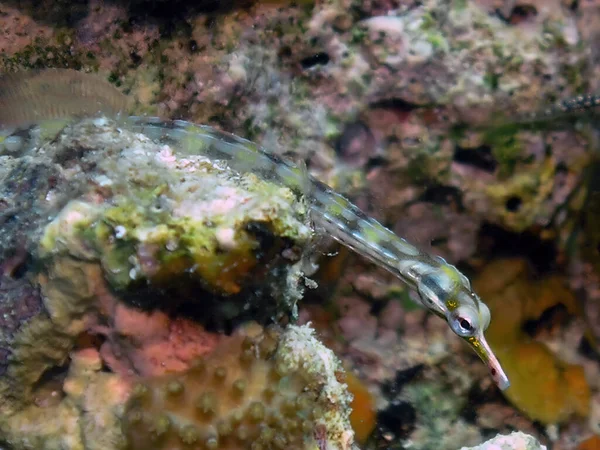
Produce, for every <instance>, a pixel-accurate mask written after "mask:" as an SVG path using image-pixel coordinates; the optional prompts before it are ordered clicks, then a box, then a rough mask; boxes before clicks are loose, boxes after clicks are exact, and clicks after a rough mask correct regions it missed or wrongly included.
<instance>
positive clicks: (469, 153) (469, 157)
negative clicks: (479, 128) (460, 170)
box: [453, 145, 498, 173]
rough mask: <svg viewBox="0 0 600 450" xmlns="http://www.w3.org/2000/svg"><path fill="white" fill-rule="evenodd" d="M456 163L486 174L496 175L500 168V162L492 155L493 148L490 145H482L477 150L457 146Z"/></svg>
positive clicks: (455, 150) (455, 152) (455, 151)
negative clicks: (497, 168)
mask: <svg viewBox="0 0 600 450" xmlns="http://www.w3.org/2000/svg"><path fill="white" fill-rule="evenodd" d="M453 159H454V162H457V163H459V164H464V165H468V166H472V167H474V168H476V169H480V170H483V171H484V172H488V173H494V171H495V170H496V167H498V161H496V158H494V155H493V154H492V148H491V147H490V146H489V145H482V146H480V147H477V148H464V147H460V146H458V145H457V146H456V148H455V149H454V158H453Z"/></svg>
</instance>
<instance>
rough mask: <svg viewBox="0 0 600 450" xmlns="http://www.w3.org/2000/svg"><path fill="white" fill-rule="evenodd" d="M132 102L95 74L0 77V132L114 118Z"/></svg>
mask: <svg viewBox="0 0 600 450" xmlns="http://www.w3.org/2000/svg"><path fill="white" fill-rule="evenodd" d="M132 104H133V101H132V99H131V97H128V96H126V95H125V94H123V93H122V92H121V91H119V90H118V89H117V88H116V87H114V86H113V85H112V84H110V83H109V82H108V81H107V80H105V79H104V78H102V77H100V76H99V75H96V74H91V73H84V72H78V71H76V70H73V69H45V70H35V71H23V72H15V73H9V74H3V75H0V130H2V129H10V128H15V127H25V126H28V125H32V124H35V123H38V122H40V121H45V120H54V119H64V118H71V117H73V118H77V117H88V116H91V115H95V114H98V113H103V114H106V115H108V116H114V115H117V114H119V113H123V114H126V113H129V112H131V111H130V110H131V108H132Z"/></svg>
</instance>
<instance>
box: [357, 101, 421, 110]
mask: <svg viewBox="0 0 600 450" xmlns="http://www.w3.org/2000/svg"><path fill="white" fill-rule="evenodd" d="M368 108H369V109H378V108H381V109H392V110H395V111H399V112H411V111H414V110H415V109H417V108H421V105H417V104H416V103H411V102H409V101H406V100H404V99H402V98H386V99H383V100H378V101H376V102H373V103H370V104H369V105H368Z"/></svg>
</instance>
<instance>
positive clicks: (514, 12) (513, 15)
mask: <svg viewBox="0 0 600 450" xmlns="http://www.w3.org/2000/svg"><path fill="white" fill-rule="evenodd" d="M496 14H497V15H498V17H500V18H501V19H502V20H503V21H505V22H506V23H507V24H509V25H520V24H522V23H525V22H530V21H532V20H533V19H534V18H535V17H536V16H537V14H538V11H537V8H536V7H535V6H534V5H530V4H527V3H520V4H517V5H515V6H514V7H513V8H512V9H511V10H510V13H509V14H508V15H505V14H503V13H502V11H500V10H497V11H496Z"/></svg>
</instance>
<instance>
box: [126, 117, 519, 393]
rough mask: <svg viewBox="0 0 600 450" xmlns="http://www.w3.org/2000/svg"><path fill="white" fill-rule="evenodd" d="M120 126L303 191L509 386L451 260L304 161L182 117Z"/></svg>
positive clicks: (321, 217)
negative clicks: (420, 244)
mask: <svg viewBox="0 0 600 450" xmlns="http://www.w3.org/2000/svg"><path fill="white" fill-rule="evenodd" d="M120 125H121V126H123V127H124V128H127V129H133V130H134V131H137V132H140V133H142V134H144V135H146V136H147V137H149V138H151V139H153V140H155V141H157V142H161V143H165V144H169V145H171V146H172V147H174V148H176V149H177V151H179V152H182V153H183V154H202V155H205V156H207V157H209V158H211V159H215V160H221V161H225V162H226V163H227V164H228V165H229V167H230V168H232V169H233V170H236V171H240V172H248V171H249V172H252V173H254V174H256V175H257V176H259V177H263V178H265V179H268V180H269V181H272V182H277V183H281V184H283V185H285V186H287V187H289V188H291V189H294V190H296V191H298V192H300V193H301V194H303V195H306V196H307V197H308V204H309V208H310V211H311V216H312V219H313V222H314V223H315V224H316V225H317V226H318V227H319V228H321V229H322V230H324V231H325V232H326V233H327V234H329V235H330V236H331V237H333V238H334V239H336V240H337V241H339V242H340V243H341V244H343V245H345V246H347V247H349V248H350V249H352V250H354V251H355V252H357V253H359V254H360V255H362V256H364V257H366V258H368V259H369V260H371V261H373V262H374V263H376V264H378V265H379V266H381V267H383V268H385V269H386V270H388V271H390V272H391V273H393V274H394V275H396V276H397V277H399V278H400V279H402V280H403V281H404V282H405V283H406V284H408V285H409V286H410V287H411V288H413V289H414V290H415V291H416V292H417V293H418V297H419V299H420V301H421V303H422V304H423V306H424V307H425V308H427V309H428V310H429V311H431V312H433V313H434V314H436V315H438V316H440V317H442V318H443V319H445V320H446V321H447V323H448V324H449V325H450V328H451V329H452V331H453V332H454V333H456V334H457V335H458V336H460V337H461V338H462V339H464V340H465V341H466V342H467V343H468V344H469V345H470V346H471V348H473V350H474V351H475V352H476V353H477V355H479V357H480V358H481V359H482V360H483V361H484V362H485V364H486V365H487V366H488V368H489V371H490V373H491V375H492V378H493V379H494V381H495V382H496V384H497V385H498V387H500V389H506V388H508V387H509V385H510V383H509V380H508V378H507V376H506V374H505V373H504V371H503V369H502V367H501V365H500V363H499V361H498V359H497V358H496V356H495V355H494V353H493V351H492V350H491V348H490V347H489V345H488V343H487V342H486V339H485V336H484V331H485V329H486V328H487V327H488V325H489V323H490V311H489V309H488V307H487V306H486V305H485V304H484V303H483V302H482V301H481V300H480V299H479V297H478V296H477V294H476V293H475V292H473V290H472V289H471V285H470V283H469V280H468V279H467V278H466V277H465V276H464V275H463V274H462V273H460V272H459V271H458V270H457V269H456V268H455V267H454V266H453V265H451V264H448V263H447V262H446V261H445V260H444V259H442V258H441V257H438V256H433V255H430V254H428V253H425V252H423V251H421V250H419V249H418V248H417V247H415V246H413V245H412V244H410V243H409V242H407V241H406V240H405V239H403V238H401V237H399V236H397V235H396V234H395V233H393V232H392V231H390V230H389V229H387V228H386V227H384V226H383V225H381V224H380V223H379V222H377V221H376V220H375V219H373V218H370V217H368V216H367V215H366V214H365V213H364V212H362V211H361V210H360V209H359V208H357V207H356V206H355V205H353V204H352V203H351V202H350V201H349V200H348V199H346V198H345V197H343V196H342V195H340V194H338V193H336V192H335V191H333V190H332V189H331V188H330V187H329V186H327V185H325V184H323V183H321V182H319V181H318V180H316V179H314V178H312V177H310V176H309V175H308V174H307V173H306V172H305V171H304V170H303V169H302V168H301V167H298V166H296V165H294V164H292V163H291V162H289V161H286V160H284V159H281V158H280V157H278V156H276V155H274V154H272V153H270V152H268V151H266V150H265V149H263V148H261V147H260V146H258V145H256V144H254V143H252V142H250V141H248V140H246V139H243V138H240V137H238V136H235V135H233V134H229V133H223V132H221V131H218V130H216V129H215V128H212V127H209V126H204V125H196V124H193V123H190V122H186V121H179V120H175V121H166V120H162V119H159V118H150V117H139V116H130V117H126V118H122V119H121V122H120Z"/></svg>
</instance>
